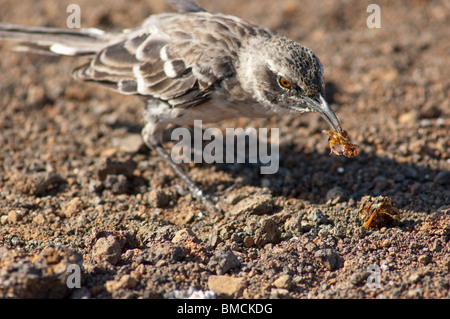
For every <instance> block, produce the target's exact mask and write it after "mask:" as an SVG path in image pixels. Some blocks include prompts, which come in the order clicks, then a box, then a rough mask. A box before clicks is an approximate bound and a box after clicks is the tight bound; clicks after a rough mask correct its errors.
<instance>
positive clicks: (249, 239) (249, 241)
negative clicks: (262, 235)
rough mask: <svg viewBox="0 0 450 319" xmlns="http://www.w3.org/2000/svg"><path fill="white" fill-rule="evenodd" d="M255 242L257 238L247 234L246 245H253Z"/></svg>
mask: <svg viewBox="0 0 450 319" xmlns="http://www.w3.org/2000/svg"><path fill="white" fill-rule="evenodd" d="M254 244H255V240H254V239H253V237H252V236H246V237H245V238H244V246H245V247H247V248H248V247H253V245H254Z"/></svg>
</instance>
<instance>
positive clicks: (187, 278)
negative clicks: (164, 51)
mask: <svg viewBox="0 0 450 319" xmlns="http://www.w3.org/2000/svg"><path fill="white" fill-rule="evenodd" d="M72 2H73V1H71V0H70V1H66V0H64V1H55V0H41V1H31V0H24V1H19V2H18V1H12V0H3V1H2V10H1V11H0V21H5V22H11V23H18V24H27V25H41V26H56V27H65V23H66V18H67V15H68V14H67V13H66V7H67V5H68V4H70V3H72ZM77 3H78V4H79V5H80V7H81V14H82V16H81V22H82V26H83V27H91V26H96V27H99V28H105V29H122V28H127V27H133V26H135V25H137V24H138V23H140V21H142V20H144V19H145V18H146V17H147V16H148V15H150V14H152V13H159V12H164V11H167V10H169V7H168V6H167V5H166V4H164V2H162V1H156V0H152V1H139V0H135V1H131V0H127V1H124V0H116V1H114V2H109V1H103V0H99V1H96V2H95V3H100V5H99V4H97V5H94V2H92V1H87V0H78V1H77ZM130 3H132V4H133V6H131V7H130V6H129V5H130ZM200 3H202V4H203V6H204V7H205V8H206V9H208V10H210V11H213V12H224V13H229V14H234V15H238V16H240V17H242V18H245V19H248V20H251V21H254V22H256V23H259V24H262V25H265V26H268V27H271V28H273V29H276V30H277V31H279V32H280V33H282V34H284V35H286V36H289V37H290V38H292V39H294V40H296V41H298V42H300V43H302V44H304V45H305V46H308V47H310V48H311V49H313V50H314V52H316V54H317V55H318V56H319V57H320V59H321V61H322V63H323V65H324V67H325V80H326V84H327V99H328V101H329V102H330V103H331V105H332V107H333V108H334V110H335V112H336V114H337V115H338V117H339V118H340V120H341V122H342V125H343V127H344V129H346V130H347V131H348V132H349V134H350V136H351V138H352V141H354V142H355V143H357V144H358V145H359V150H360V154H359V155H358V156H357V157H355V158H352V159H347V158H343V157H338V156H335V155H329V148H328V142H327V136H326V135H324V134H322V133H321V132H322V130H323V129H328V127H327V124H326V123H325V122H324V121H323V120H322V119H321V118H320V117H319V116H318V115H316V114H306V115H301V116H284V117H278V118H272V119H269V120H254V121H249V120H235V121H228V122H224V123H222V124H220V127H222V128H225V127H277V128H280V156H281V161H280V169H279V172H278V173H277V174H274V175H260V174H259V167H258V166H255V165H252V164H234V165H232V164H221V165H207V164H195V165H188V166H186V169H187V171H188V172H189V174H190V176H192V178H193V179H194V180H195V181H197V182H198V183H199V184H201V185H202V186H204V187H205V188H206V189H207V191H208V192H210V193H216V194H220V198H221V199H222V200H223V202H222V203H221V205H222V208H223V211H224V213H223V214H222V215H212V214H208V213H207V212H206V211H205V209H204V207H203V206H202V205H201V204H200V203H199V202H197V201H196V200H195V199H193V198H192V197H191V196H190V195H189V194H187V192H186V188H185V185H184V184H183V183H182V182H181V181H180V180H179V179H178V178H177V177H176V176H174V174H173V173H172V172H171V171H170V169H169V168H168V167H166V166H165V165H164V163H162V162H161V161H160V160H159V159H158V157H157V156H156V154H155V153H154V152H152V151H151V150H149V149H147V148H146V147H145V146H144V145H143V144H142V141H141V138H140V134H139V132H140V129H141V127H142V124H143V123H142V119H141V110H142V104H141V102H140V100H139V99H138V98H135V97H124V96H120V95H118V94H116V93H114V92H110V91H108V90H106V89H103V88H101V87H98V86H96V85H93V84H88V83H76V82H75V81H73V80H72V79H71V77H70V72H71V69H72V68H73V67H75V66H78V65H80V64H82V62H83V59H80V60H76V61H74V60H73V59H71V58H68V57H62V58H55V57H49V56H38V55H34V54H21V53H13V52H11V48H12V47H13V44H12V43H9V42H5V41H2V42H0V54H1V56H2V60H1V63H0V74H1V77H0V107H1V112H0V130H1V134H0V145H1V152H0V218H1V224H0V227H1V228H0V229H1V231H0V297H1V298H186V297H190V296H196V297H204V298H449V297H450V293H449V288H450V254H449V251H450V242H449V238H450V191H449V188H450V171H449V169H450V157H449V154H450V142H449V130H450V117H449V115H450V99H449V91H450V74H449V73H450V68H449V65H450V46H449V41H448V39H449V38H450V29H449V28H448V21H449V19H450V3H449V2H448V1H445V0H437V1H432V2H430V1H419V0H416V1H378V4H379V5H380V7H381V28H380V29H369V28H368V27H367V25H366V19H367V17H368V15H369V13H367V12H366V9H367V5H368V3H365V2H363V1H344V0H342V1H338V0H326V1H321V2H317V1H309V0H308V1H296V0H285V1H271V0H270V1H269V0H267V1H262V0H257V1H256V0H255V1H245V2H243V1H238V0H229V1H200ZM446 21H447V22H446ZM446 39H447V40H446ZM231 186H234V188H232V189H231V190H228V191H226V192H225V190H227V189H228V188H229V187H231ZM379 196H386V197H387V198H389V199H390V200H391V201H392V202H393V205H394V207H395V208H396V209H398V211H399V219H398V221H397V220H395V222H394V223H381V224H380V225H376V226H377V227H375V226H374V227H373V228H367V229H366V228H364V227H363V223H364V220H363V218H364V216H365V215H364V214H363V213H362V212H361V208H362V207H364V203H366V202H375V201H376V198H377V197H379ZM375 206H376V203H375V204H374V205H373V206H372V208H375ZM366 207H367V206H366ZM366 211H367V210H366ZM374 212H375V211H374ZM379 213H380V214H381V215H377V216H378V217H379V216H381V217H383V216H384V217H389V216H388V215H386V214H384V215H383V212H382V211H381V212H379ZM369 214H370V212H369ZM73 265H78V266H79V268H76V267H75V269H80V271H81V277H80V278H81V281H80V284H81V288H71V287H69V286H70V285H69V286H68V285H67V284H66V283H67V282H68V281H70V282H73V283H76V280H75V281H71V280H73V278H74V277H69V276H71V275H72V274H75V273H72V272H71V271H69V272H68V271H67V270H68V267H73ZM69 269H73V268H69ZM374 278H379V282H377V281H376V280H375V279H374ZM377 283H378V284H377Z"/></svg>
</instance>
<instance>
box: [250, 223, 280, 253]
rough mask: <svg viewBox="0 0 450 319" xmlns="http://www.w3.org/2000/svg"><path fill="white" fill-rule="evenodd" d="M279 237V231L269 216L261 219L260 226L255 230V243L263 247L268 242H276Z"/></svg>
mask: <svg viewBox="0 0 450 319" xmlns="http://www.w3.org/2000/svg"><path fill="white" fill-rule="evenodd" d="M280 239H281V231H280V229H279V228H278V226H277V224H276V223H275V221H274V220H273V219H271V218H268V219H265V220H263V221H262V225H261V227H260V228H259V229H258V230H257V231H256V232H255V244H256V245H257V246H258V247H264V246H265V245H267V244H268V243H272V244H278V243H279V242H280Z"/></svg>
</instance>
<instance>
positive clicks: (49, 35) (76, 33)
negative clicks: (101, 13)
mask: <svg viewBox="0 0 450 319" xmlns="http://www.w3.org/2000/svg"><path fill="white" fill-rule="evenodd" d="M111 37H112V34H110V33H105V32H104V31H102V30H100V29H95V28H90V29H59V28H48V27H31V26H21V25H15V24H9V23H0V39H1V38H4V39H12V40H15V41H17V42H20V43H22V45H19V46H17V47H16V50H18V51H34V52H38V53H47V54H56V55H89V54H95V53H96V52H99V51H100V50H101V49H103V48H104V47H105V46H106V45H107V44H108V43H109V42H110V39H111Z"/></svg>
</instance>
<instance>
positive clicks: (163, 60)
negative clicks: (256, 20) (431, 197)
mask: <svg viewBox="0 0 450 319" xmlns="http://www.w3.org/2000/svg"><path fill="white" fill-rule="evenodd" d="M248 32H250V31H249V25H248V24H246V23H245V22H243V21H242V20H237V18H233V17H229V16H222V15H216V14H214V15H213V14H210V13H207V12H196V13H186V14H160V15H155V16H151V17H150V18H149V19H148V20H147V21H146V22H145V23H144V24H143V25H142V27H140V28H138V29H135V30H131V31H129V34H128V35H127V36H126V37H125V39H124V40H123V41H120V42H118V43H115V44H112V45H109V46H107V47H105V48H104V49H103V50H101V51H100V52H99V53H98V54H97V55H96V56H95V57H94V58H93V59H92V60H91V62H90V63H89V64H86V65H84V66H82V67H80V68H78V69H77V70H75V72H74V76H75V77H76V78H79V79H82V80H88V81H95V82H99V83H102V84H104V85H107V86H109V87H111V88H113V89H115V90H117V91H119V92H120V93H123V94H137V95H142V96H148V97H150V98H156V99H160V100H163V101H166V102H167V103H168V104H170V105H172V106H173V107H179V108H187V107H192V106H195V105H198V104H201V103H202V102H204V101H205V100H207V99H209V98H210V95H211V93H212V91H213V89H214V87H215V86H217V85H220V83H221V82H222V81H223V80H224V79H226V78H227V77H229V76H231V75H233V73H234V72H235V67H234V65H233V60H235V59H236V58H237V54H238V48H239V45H240V43H239V39H240V37H241V36H242V35H243V34H245V33H248Z"/></svg>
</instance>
